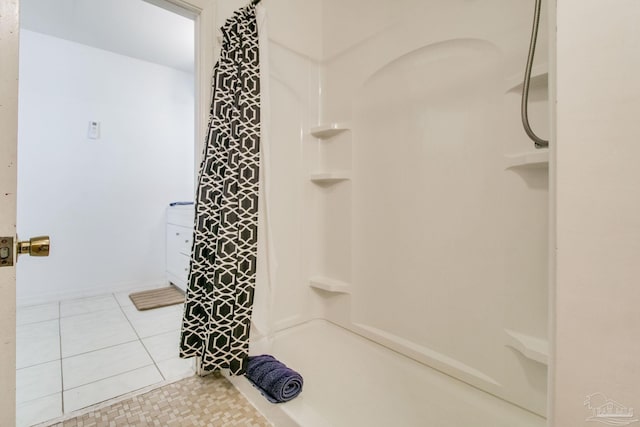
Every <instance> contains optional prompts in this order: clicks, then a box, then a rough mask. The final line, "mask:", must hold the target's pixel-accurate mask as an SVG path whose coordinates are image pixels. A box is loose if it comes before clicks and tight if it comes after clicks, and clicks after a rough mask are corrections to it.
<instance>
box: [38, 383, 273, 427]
mask: <svg viewBox="0 0 640 427" xmlns="http://www.w3.org/2000/svg"><path fill="white" fill-rule="evenodd" d="M271 425H272V424H271V423H269V422H268V421H267V420H266V419H265V418H264V417H263V416H262V415H261V414H260V413H259V412H258V411H257V410H256V409H255V408H254V407H253V406H251V404H250V403H249V402H248V401H247V400H246V399H245V398H244V397H243V396H242V395H241V394H240V392H239V391H238V390H236V388H235V387H233V386H232V385H231V383H229V381H227V380H226V379H225V378H224V377H223V376H222V375H220V374H218V373H215V374H212V375H208V376H206V377H199V376H191V377H189V378H186V379H183V380H180V381H177V382H174V383H171V384H169V385H166V386H164V387H160V388H157V389H155V390H152V391H150V392H148V393H145V394H141V395H139V396H135V397H132V398H130V399H126V400H123V401H120V402H118V403H114V404H113V405H111V406H107V407H104V408H100V409H94V410H92V411H89V412H87V413H85V414H82V415H80V416H78V417H76V418H72V419H69V420H66V421H64V422H61V423H57V424H53V425H52V426H51V427H89V426H91V427H130V426H141V427H142V426H167V427H173V426H175V427H181V426H185V427H186V426H188V427H197V426H203V427H205V426H238V427H240V426H241V427H269V426H271Z"/></svg>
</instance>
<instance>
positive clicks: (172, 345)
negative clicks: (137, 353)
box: [142, 329, 180, 362]
mask: <svg viewBox="0 0 640 427" xmlns="http://www.w3.org/2000/svg"><path fill="white" fill-rule="evenodd" d="M142 342H143V344H144V346H145V347H146V348H147V350H148V351H149V354H151V357H152V358H153V360H154V361H156V362H160V361H163V360H167V359H174V358H176V357H178V350H179V346H180V330H179V329H178V330H175V331H171V332H165V333H164V334H160V335H154V336H152V337H147V338H143V339H142Z"/></svg>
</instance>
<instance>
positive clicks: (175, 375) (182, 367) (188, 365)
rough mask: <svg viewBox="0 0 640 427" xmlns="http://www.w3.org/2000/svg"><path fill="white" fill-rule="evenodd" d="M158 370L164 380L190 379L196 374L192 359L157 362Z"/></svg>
mask: <svg viewBox="0 0 640 427" xmlns="http://www.w3.org/2000/svg"><path fill="white" fill-rule="evenodd" d="M158 368H159V369H160V372H162V376H163V377H164V378H165V379H166V380H177V379H180V378H186V377H190V376H191V375H194V374H195V373H196V371H195V367H194V359H193V358H191V359H180V358H174V359H169V360H163V361H162V362H158Z"/></svg>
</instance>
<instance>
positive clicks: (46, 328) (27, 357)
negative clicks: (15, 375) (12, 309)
mask: <svg viewBox="0 0 640 427" xmlns="http://www.w3.org/2000/svg"><path fill="white" fill-rule="evenodd" d="M59 330H60V328H59V323H58V320H57V319H56V320H47V321H46V322H39V323H30V324H28V325H22V326H18V327H17V328H16V368H17V369H20V368H25V367H27V366H33V365H38V364H40V363H44V362H50V361H52V360H57V359H60V333H59Z"/></svg>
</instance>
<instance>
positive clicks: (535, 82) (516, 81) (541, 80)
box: [505, 64, 549, 93]
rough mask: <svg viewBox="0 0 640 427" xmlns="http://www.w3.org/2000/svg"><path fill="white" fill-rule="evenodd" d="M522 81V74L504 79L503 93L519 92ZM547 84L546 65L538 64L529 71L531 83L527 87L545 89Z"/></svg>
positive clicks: (547, 70)
mask: <svg viewBox="0 0 640 427" xmlns="http://www.w3.org/2000/svg"><path fill="white" fill-rule="evenodd" d="M523 81H524V72H523V73H519V74H514V75H513V76H511V77H508V78H507V79H506V84H505V92H506V93H509V92H520V91H522V84H523ZM548 84H549V66H548V65H547V64H539V65H536V66H534V67H533V69H532V70H531V82H530V83H529V87H530V88H532V89H534V88H536V87H547V86H548Z"/></svg>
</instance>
